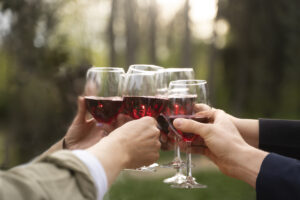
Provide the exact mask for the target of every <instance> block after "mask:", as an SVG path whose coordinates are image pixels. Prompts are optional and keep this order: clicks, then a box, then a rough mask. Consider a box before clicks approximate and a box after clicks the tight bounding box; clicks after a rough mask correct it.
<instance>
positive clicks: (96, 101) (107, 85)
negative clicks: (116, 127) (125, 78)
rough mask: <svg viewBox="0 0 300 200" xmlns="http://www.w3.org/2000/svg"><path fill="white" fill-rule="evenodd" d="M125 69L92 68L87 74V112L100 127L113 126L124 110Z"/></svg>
mask: <svg viewBox="0 0 300 200" xmlns="http://www.w3.org/2000/svg"><path fill="white" fill-rule="evenodd" d="M123 74H125V72H124V69H123V68H117V67H91V68H90V69H89V70H88V71H87V74H86V84H85V89H84V95H85V97H84V98H85V103H86V107H87V110H88V111H89V112H90V114H91V115H92V116H93V117H94V118H95V119H96V120H97V122H98V124H97V125H98V126H102V125H103V124H108V125H113V123H114V122H115V121H116V120H115V119H116V118H117V116H118V114H119V113H120V112H121V111H122V108H123V97H122V91H121V89H120V86H121V85H122V79H121V76H122V75H123Z"/></svg>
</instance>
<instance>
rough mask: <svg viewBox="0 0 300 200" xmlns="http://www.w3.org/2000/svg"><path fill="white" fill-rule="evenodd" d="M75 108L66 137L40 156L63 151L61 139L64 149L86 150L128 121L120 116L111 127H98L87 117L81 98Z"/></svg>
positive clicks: (93, 120) (94, 121)
mask: <svg viewBox="0 0 300 200" xmlns="http://www.w3.org/2000/svg"><path fill="white" fill-rule="evenodd" d="M77 107H78V111H77V114H76V116H75V118H74V120H73V122H72V124H71V125H70V127H69V129H68V131H67V133H66V135H65V136H64V137H63V138H62V139H61V140H59V141H58V142H57V143H55V144H54V145H53V146H51V147H50V148H49V149H48V150H47V151H46V152H44V153H43V154H42V156H46V155H48V154H51V153H54V152H55V151H58V150H61V149H63V139H64V140H65V148H66V149H69V150H74V149H86V148H88V147H90V146H92V145H94V144H96V143H97V142H99V141H100V140H101V139H102V138H103V137H105V136H107V135H108V134H109V133H110V132H111V131H113V130H114V129H115V128H117V127H120V126H121V125H123V124H124V123H126V122H127V121H129V120H130V119H128V117H126V116H125V115H122V114H120V115H119V116H118V119H117V120H116V122H115V123H113V124H111V125H107V124H103V125H102V126H98V125H97V122H96V120H95V119H94V118H92V117H90V116H89V117H87V115H88V112H87V110H86V106H85V101H84V98H83V97H78V100H77Z"/></svg>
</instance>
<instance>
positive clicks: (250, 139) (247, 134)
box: [229, 115, 300, 159]
mask: <svg viewBox="0 0 300 200" xmlns="http://www.w3.org/2000/svg"><path fill="white" fill-rule="evenodd" d="M229 116H230V115H229ZM230 118H231V120H232V122H233V123H234V124H235V126H236V127H237V129H238V131H239V132H240V134H241V136H242V137H243V139H244V140H245V141H246V142H247V143H248V144H250V145H251V146H253V147H256V148H259V149H262V150H264V151H268V152H274V153H278V154H281V155H284V156H288V157H292V158H297V159H300V121H296V120H271V119H260V120H251V119H239V118H235V117H233V116H230Z"/></svg>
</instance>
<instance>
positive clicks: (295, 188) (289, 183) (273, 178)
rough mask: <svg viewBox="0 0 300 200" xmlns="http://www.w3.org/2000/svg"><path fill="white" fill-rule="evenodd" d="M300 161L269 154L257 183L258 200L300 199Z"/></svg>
mask: <svg viewBox="0 0 300 200" xmlns="http://www.w3.org/2000/svg"><path fill="white" fill-rule="evenodd" d="M299 185H300V161H299V160H296V159H292V158H288V157H284V156H281V155H278V154H273V153H271V154H269V155H268V156H267V157H266V158H265V159H264V161H263V163H262V166H261V170H260V172H259V174H258V177H257V181H256V193H257V195H256V196H257V199H258V200H264V199H273V200H277V199H278V200H281V199H300V191H299Z"/></svg>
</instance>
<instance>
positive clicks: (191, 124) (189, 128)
mask: <svg viewBox="0 0 300 200" xmlns="http://www.w3.org/2000/svg"><path fill="white" fill-rule="evenodd" d="M173 125H174V126H175V128H176V129H179V130H180V131H182V132H186V133H193V134H196V135H200V136H201V137H202V138H203V139H204V140H205V139H206V138H207V136H208V135H209V133H210V130H211V124H203V123H200V122H196V121H194V120H190V119H183V118H177V119H175V120H174V122H173Z"/></svg>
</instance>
